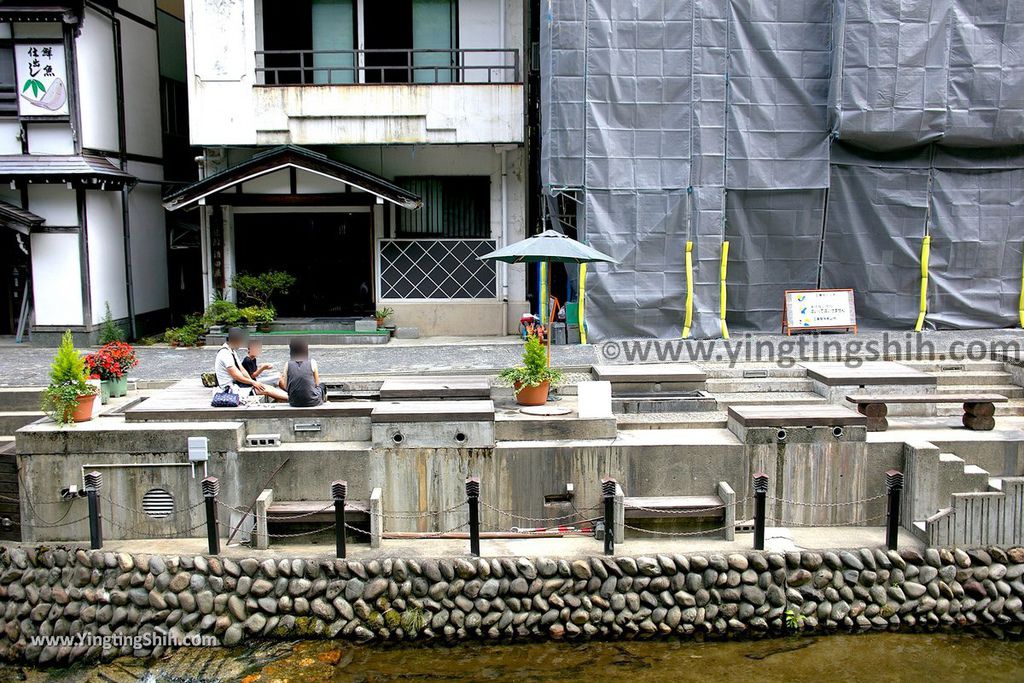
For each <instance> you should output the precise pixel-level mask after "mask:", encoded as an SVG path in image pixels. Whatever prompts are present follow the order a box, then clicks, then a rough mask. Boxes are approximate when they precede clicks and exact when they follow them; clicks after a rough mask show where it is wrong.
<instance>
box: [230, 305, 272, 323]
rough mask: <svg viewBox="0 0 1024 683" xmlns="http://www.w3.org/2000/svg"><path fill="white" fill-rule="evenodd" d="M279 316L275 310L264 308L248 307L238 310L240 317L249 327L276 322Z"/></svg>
mask: <svg viewBox="0 0 1024 683" xmlns="http://www.w3.org/2000/svg"><path fill="white" fill-rule="evenodd" d="M275 315H277V313H276V311H274V309H273V308H264V307H263V306H246V307H245V308H240V309H238V317H239V319H240V320H242V321H244V322H245V324H247V325H263V324H266V323H269V322H273V321H274V316H275Z"/></svg>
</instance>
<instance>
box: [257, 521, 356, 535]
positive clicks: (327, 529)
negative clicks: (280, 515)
mask: <svg viewBox="0 0 1024 683" xmlns="http://www.w3.org/2000/svg"><path fill="white" fill-rule="evenodd" d="M345 526H348V525H347V524H346V525H345ZM334 527H335V525H334V524H328V525H327V526H322V527H320V528H319V529H311V530H309V531H301V532H299V533H297V534H271V533H268V534H267V537H268V538H298V537H299V536H313V535H315V534H319V533H323V532H324V531H330V530H331V529H333V528H334Z"/></svg>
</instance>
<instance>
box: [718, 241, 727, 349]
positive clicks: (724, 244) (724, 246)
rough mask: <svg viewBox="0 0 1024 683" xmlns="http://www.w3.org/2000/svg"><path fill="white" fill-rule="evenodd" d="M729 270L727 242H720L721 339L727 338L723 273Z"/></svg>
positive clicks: (719, 296) (719, 298)
mask: <svg viewBox="0 0 1024 683" xmlns="http://www.w3.org/2000/svg"><path fill="white" fill-rule="evenodd" d="M728 269H729V240H725V241H724V242H722V267H721V269H720V278H721V281H722V291H721V292H720V293H719V295H718V301H719V305H720V307H721V311H720V312H719V317H720V318H721V319H722V339H728V338H729V326H728V325H726V324H725V273H726V271H727V270H728Z"/></svg>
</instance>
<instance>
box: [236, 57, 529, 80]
mask: <svg viewBox="0 0 1024 683" xmlns="http://www.w3.org/2000/svg"><path fill="white" fill-rule="evenodd" d="M256 74H257V76H256V78H257V82H259V83H260V84H262V85H352V84H362V85H365V84H403V83H404V84H417V85H437V84H449V85H450V84H453V83H477V84H480V83H487V84H492V85H493V84H505V85H509V84H519V83H521V82H522V81H521V80H520V73H519V51H518V50H511V49H497V48H495V49H483V48H475V49H451V50H444V49H414V48H409V49H379V50H257V51H256Z"/></svg>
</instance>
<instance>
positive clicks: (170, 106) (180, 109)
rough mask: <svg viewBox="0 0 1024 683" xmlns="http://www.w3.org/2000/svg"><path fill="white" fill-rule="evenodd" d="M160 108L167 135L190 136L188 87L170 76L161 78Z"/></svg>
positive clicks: (164, 130)
mask: <svg viewBox="0 0 1024 683" xmlns="http://www.w3.org/2000/svg"><path fill="white" fill-rule="evenodd" d="M160 108H161V121H162V123H163V132H164V134H165V135H173V136H177V137H183V138H187V137H188V88H186V87H185V84H184V83H181V82H179V81H175V80H173V79H170V78H165V77H161V78H160Z"/></svg>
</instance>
